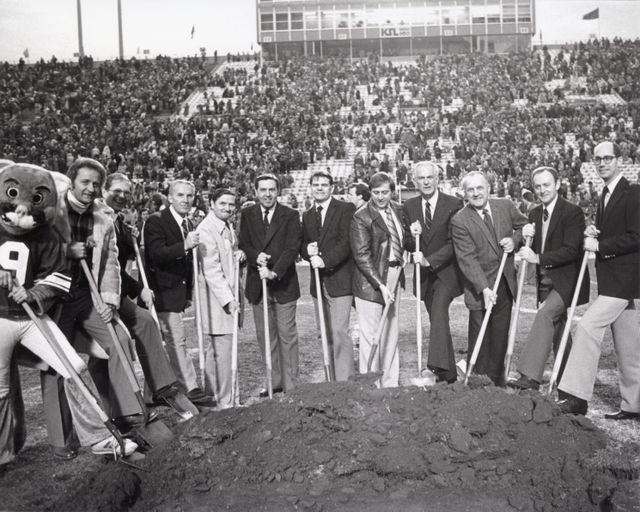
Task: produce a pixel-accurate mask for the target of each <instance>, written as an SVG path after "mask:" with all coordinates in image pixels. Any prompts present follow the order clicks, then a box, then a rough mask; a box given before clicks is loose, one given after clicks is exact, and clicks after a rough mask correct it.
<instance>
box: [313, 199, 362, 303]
mask: <svg viewBox="0 0 640 512" xmlns="http://www.w3.org/2000/svg"><path fill="white" fill-rule="evenodd" d="M355 209H356V208H355V206H354V205H353V204H352V203H347V202H345V201H340V200H338V199H335V198H333V199H331V202H330V203H329V207H328V208H327V213H326V215H325V218H324V222H323V224H322V229H318V228H319V226H318V225H317V215H316V211H315V206H312V207H311V208H309V209H308V210H307V211H306V212H304V214H303V215H302V249H301V251H300V253H301V255H302V257H303V258H304V259H305V260H307V261H309V253H308V252H307V245H308V244H310V243H311V242H318V250H319V252H320V256H321V257H322V260H323V261H324V265H325V268H321V269H319V270H320V272H319V273H320V278H321V279H322V282H323V283H324V285H325V287H326V289H327V293H328V294H329V295H330V296H331V297H340V296H344V295H351V276H352V274H353V260H352V259H351V245H350V244H349V229H350V227H351V219H352V218H353V214H354V212H355ZM313 274H314V272H313V268H311V281H310V282H311V295H312V296H313V297H316V296H317V295H316V293H317V292H316V281H315V278H314V277H313Z"/></svg>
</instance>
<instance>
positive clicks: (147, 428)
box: [80, 259, 173, 448]
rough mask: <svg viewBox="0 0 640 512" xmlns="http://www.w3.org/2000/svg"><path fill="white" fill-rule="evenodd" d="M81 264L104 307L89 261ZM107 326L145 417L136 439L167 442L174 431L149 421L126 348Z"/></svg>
mask: <svg viewBox="0 0 640 512" xmlns="http://www.w3.org/2000/svg"><path fill="white" fill-rule="evenodd" d="M80 265H81V266H82V271H83V272H84V275H85V276H86V278H87V281H88V282H89V287H90V288H91V294H92V296H93V301H94V304H95V305H96V306H97V307H99V308H100V309H102V308H103V307H104V302H102V297H100V292H99V291H98V286H97V285H96V282H95V281H94V279H93V275H92V274H91V270H89V266H88V265H87V262H86V261H85V260H84V259H82V260H80ZM105 325H106V326H107V330H108V331H109V335H110V336H111V339H112V341H113V346H114V349H115V351H116V353H117V354H118V357H119V358H120V362H121V363H122V367H123V368H124V372H125V374H126V376H127V379H128V380H129V384H130V385H131V387H132V388H133V392H134V394H135V396H136V399H137V400H138V404H140V409H141V410H142V414H143V417H144V425H143V426H141V427H136V429H135V433H136V434H137V436H136V439H140V440H141V443H138V444H139V445H141V446H145V445H146V446H147V447H150V448H153V447H155V446H158V445H160V444H163V443H166V442H168V441H170V440H171V439H173V433H172V432H171V430H169V428H168V427H167V426H166V425H165V424H164V423H163V422H162V421H160V420H156V421H154V422H152V423H148V421H149V411H148V409H147V407H146V405H145V403H144V398H143V397H142V390H141V389H140V384H138V381H137V380H136V376H135V374H134V372H133V366H132V365H131V364H129V363H128V357H127V355H126V354H125V351H124V348H122V345H121V344H120V340H119V339H118V335H117V334H116V331H115V329H114V328H113V325H112V324H111V322H105Z"/></svg>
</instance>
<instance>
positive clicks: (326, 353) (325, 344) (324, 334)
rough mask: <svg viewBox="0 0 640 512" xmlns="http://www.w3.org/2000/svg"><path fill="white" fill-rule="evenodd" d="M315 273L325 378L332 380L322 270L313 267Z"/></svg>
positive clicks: (328, 380)
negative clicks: (321, 285)
mask: <svg viewBox="0 0 640 512" xmlns="http://www.w3.org/2000/svg"><path fill="white" fill-rule="evenodd" d="M313 274H314V276H315V280H316V295H317V296H318V298H317V301H316V302H317V303H318V318H319V320H320V339H321V340H322V359H323V362H324V378H325V380H326V381H327V382H331V381H332V380H333V379H332V378H331V375H332V372H331V361H330V359H329V341H328V340H327V325H326V323H325V321H324V304H323V299H322V288H321V287H320V271H319V270H318V269H317V268H314V269H313Z"/></svg>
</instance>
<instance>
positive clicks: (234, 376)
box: [231, 258, 240, 407]
mask: <svg viewBox="0 0 640 512" xmlns="http://www.w3.org/2000/svg"><path fill="white" fill-rule="evenodd" d="M232 259H233V258H232ZM232 263H233V265H232V267H231V268H233V269H234V276H233V298H234V299H235V301H236V304H238V308H236V310H235V311H234V312H233V333H232V335H231V403H232V404H233V406H234V407H235V406H236V405H240V397H239V394H240V393H239V385H238V328H239V321H240V260H239V259H237V260H236V261H235V262H233V261H232Z"/></svg>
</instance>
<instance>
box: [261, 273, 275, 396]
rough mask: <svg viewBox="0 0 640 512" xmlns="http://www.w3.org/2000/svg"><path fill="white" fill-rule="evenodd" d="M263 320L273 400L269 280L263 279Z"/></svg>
mask: <svg viewBox="0 0 640 512" xmlns="http://www.w3.org/2000/svg"><path fill="white" fill-rule="evenodd" d="M262 319H263V323H264V361H265V366H266V372H267V392H268V393H269V398H273V379H272V377H271V333H270V332H269V304H268V301H267V280H266V279H262Z"/></svg>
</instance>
